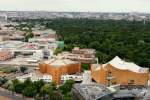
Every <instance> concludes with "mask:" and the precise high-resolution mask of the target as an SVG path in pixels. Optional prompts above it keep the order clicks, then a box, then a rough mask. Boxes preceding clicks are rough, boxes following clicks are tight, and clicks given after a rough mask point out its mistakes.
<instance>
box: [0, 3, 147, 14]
mask: <svg viewBox="0 0 150 100" xmlns="http://www.w3.org/2000/svg"><path fill="white" fill-rule="evenodd" d="M0 10H32V11H33V10H46V11H86V12H87V11H94V12H148V13H150V0H0Z"/></svg>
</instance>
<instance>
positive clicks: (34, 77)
mask: <svg viewBox="0 0 150 100" xmlns="http://www.w3.org/2000/svg"><path fill="white" fill-rule="evenodd" d="M16 78H17V79H18V80H20V81H22V82H24V81H25V80H26V79H27V78H31V81H33V82H34V81H38V80H43V81H45V82H52V76H51V75H48V74H44V75H37V74H36V73H29V74H25V75H23V76H19V77H16Z"/></svg>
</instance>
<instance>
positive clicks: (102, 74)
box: [91, 64, 148, 86]
mask: <svg viewBox="0 0 150 100" xmlns="http://www.w3.org/2000/svg"><path fill="white" fill-rule="evenodd" d="M91 72H92V78H93V79H94V80H95V81H96V82H97V83H101V84H105V85H108V84H109V82H108V80H107V75H108V72H111V76H114V77H115V78H114V79H112V80H111V83H115V84H120V85H129V81H130V80H134V84H132V85H143V86H146V85H147V82H148V72H147V73H136V72H132V71H130V70H120V69H117V68H115V67H113V66H111V65H110V64H107V65H106V66H105V67H101V68H100V70H96V71H95V70H94V66H92V68H91Z"/></svg>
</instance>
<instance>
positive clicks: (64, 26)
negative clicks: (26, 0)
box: [24, 18, 150, 67]
mask: <svg viewBox="0 0 150 100" xmlns="http://www.w3.org/2000/svg"><path fill="white" fill-rule="evenodd" d="M24 21H25V22H27V23H29V25H30V26H34V25H37V24H40V25H42V26H45V28H47V29H53V30H55V31H56V32H57V35H58V38H59V40H63V41H64V42H65V48H64V50H67V51H70V50H71V49H72V48H73V47H74V46H79V47H81V48H93V49H96V51H97V53H96V56H97V57H98V58H99V63H106V62H108V61H109V60H111V59H112V58H113V57H115V56H119V57H121V58H122V59H124V60H127V61H131V62H135V63H136V64H138V65H140V66H142V67H149V66H150V55H149V54H150V38H149V37H150V22H148V21H147V22H145V23H144V22H143V21H126V20H98V19H67V18H59V19H35V20H30V19H28V20H24ZM27 25H28V24H27Z"/></svg>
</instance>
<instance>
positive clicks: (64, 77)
mask: <svg viewBox="0 0 150 100" xmlns="http://www.w3.org/2000/svg"><path fill="white" fill-rule="evenodd" d="M82 79H83V76H82V75H76V74H74V75H68V74H67V75H62V76H61V81H63V82H65V81H66V80H74V81H82Z"/></svg>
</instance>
